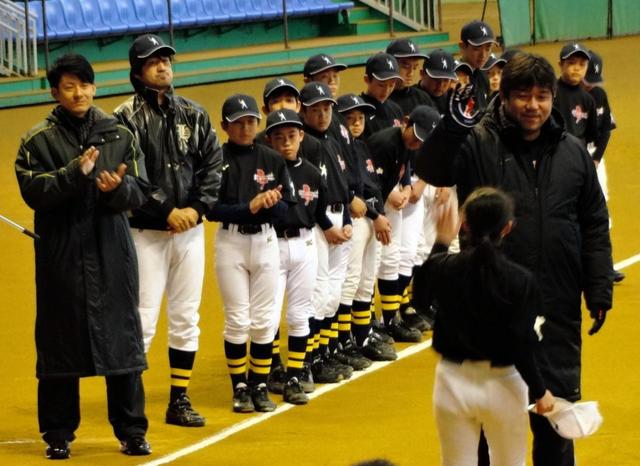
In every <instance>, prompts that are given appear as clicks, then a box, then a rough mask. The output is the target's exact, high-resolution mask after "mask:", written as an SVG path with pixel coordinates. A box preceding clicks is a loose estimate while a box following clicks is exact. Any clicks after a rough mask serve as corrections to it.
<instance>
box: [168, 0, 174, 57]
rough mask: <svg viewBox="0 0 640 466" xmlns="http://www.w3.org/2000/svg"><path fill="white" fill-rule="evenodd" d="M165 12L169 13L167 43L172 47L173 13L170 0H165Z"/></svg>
mask: <svg viewBox="0 0 640 466" xmlns="http://www.w3.org/2000/svg"><path fill="white" fill-rule="evenodd" d="M167 14H168V15H169V44H171V47H173V14H172V12H171V0H167Z"/></svg>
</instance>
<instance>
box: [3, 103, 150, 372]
mask: <svg viewBox="0 0 640 466" xmlns="http://www.w3.org/2000/svg"><path fill="white" fill-rule="evenodd" d="M90 114H91V121H92V123H90V124H87V125H85V126H84V131H77V126H76V125H75V124H74V122H73V121H71V120H72V119H71V118H69V117H68V116H66V114H65V113H64V111H62V110H61V108H60V107H58V108H57V109H56V110H54V111H53V113H52V114H51V115H49V117H47V119H46V120H45V121H44V122H42V123H40V124H39V125H37V126H35V127H34V128H33V129H31V130H30V131H29V132H28V133H27V134H26V135H25V136H24V138H23V140H22V144H21V146H20V149H19V152H18V157H17V160H16V164H15V168H16V174H17V177H18V182H19V184H20V192H21V193H22V197H23V198H24V200H25V202H26V203H27V204H28V205H29V207H31V208H32V209H34V210H35V221H34V224H35V231H36V233H37V234H38V235H40V238H41V239H40V240H39V241H36V242H35V258H36V293H37V315H36V332H35V333H36V349H37V358H38V359H37V367H36V374H37V376H38V377H39V378H50V377H83V376H90V375H118V374H124V373H129V372H134V371H141V370H143V369H146V367H147V365H146V360H145V355H144V348H143V344H142V331H141V325H140V317H139V315H138V267H137V260H136V252H135V249H134V245H133V241H132V239H131V236H130V233H129V222H128V220H127V215H126V211H127V210H129V209H132V208H136V207H139V206H141V205H142V204H143V203H144V202H145V200H146V194H147V184H146V182H145V181H144V180H145V178H146V173H145V170H144V160H143V156H142V153H140V151H139V150H138V146H137V144H136V142H135V139H134V137H133V134H131V132H130V131H128V130H127V129H125V128H124V127H122V126H119V125H118V124H117V121H116V120H115V119H114V118H112V117H110V116H107V115H106V114H104V113H103V112H101V111H100V110H98V109H96V108H93V109H91V110H90ZM75 123H77V122H75ZM92 145H93V146H95V147H96V148H97V149H98V150H99V151H100V155H99V157H98V159H97V161H96V167H95V170H94V171H93V172H92V173H90V174H89V176H85V175H83V174H82V172H81V171H80V168H79V160H80V157H79V156H80V155H81V154H82V153H83V152H84V150H85V149H86V148H87V147H89V146H92ZM120 163H126V164H127V167H128V169H127V174H126V175H125V177H124V179H123V181H122V184H121V185H120V186H119V187H117V188H116V189H115V190H114V191H112V192H110V193H103V192H101V191H99V190H98V188H97V187H96V184H95V174H96V173H98V172H99V171H101V170H116V169H117V167H118V165H119V164H120Z"/></svg>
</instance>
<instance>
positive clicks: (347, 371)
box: [322, 354, 353, 380]
mask: <svg viewBox="0 0 640 466" xmlns="http://www.w3.org/2000/svg"><path fill="white" fill-rule="evenodd" d="M322 359H323V360H324V363H325V364H327V365H328V366H329V367H333V368H334V369H335V370H336V371H337V372H338V373H339V374H341V375H342V378H343V379H344V380H346V379H350V378H351V376H352V375H353V367H351V366H347V365H346V364H342V363H341V362H340V361H338V360H337V359H336V358H335V355H333V354H327V355H325V356H323V358H322Z"/></svg>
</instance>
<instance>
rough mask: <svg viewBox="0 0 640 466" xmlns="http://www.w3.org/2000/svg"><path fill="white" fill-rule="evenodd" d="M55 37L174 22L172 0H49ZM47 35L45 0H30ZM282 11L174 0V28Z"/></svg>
mask: <svg viewBox="0 0 640 466" xmlns="http://www.w3.org/2000/svg"><path fill="white" fill-rule="evenodd" d="M45 5H46V18H47V37H48V40H50V41H64V40H76V39H92V38H101V37H108V36H114V35H123V34H139V33H142V32H156V31H161V30H166V29H168V28H169V8H168V4H167V0H46V2H45ZM353 7H354V3H353V2H351V1H332V0H287V1H286V10H287V16H291V17H301V16H316V15H326V14H333V13H337V12H339V11H340V10H346V9H351V8H353ZM29 9H30V10H31V11H34V12H35V13H36V15H37V18H38V22H37V31H38V35H37V37H38V41H42V40H44V29H43V14H42V2H41V0H30V1H29ZM282 17H283V8H282V0H171V19H172V23H173V27H174V28H206V27H209V26H222V25H232V24H241V23H245V22H255V21H277V20H279V19H281V18H282Z"/></svg>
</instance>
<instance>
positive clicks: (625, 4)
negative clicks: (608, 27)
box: [612, 0, 640, 36]
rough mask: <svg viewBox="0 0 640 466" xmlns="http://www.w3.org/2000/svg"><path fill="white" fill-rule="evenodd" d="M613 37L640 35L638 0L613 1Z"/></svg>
mask: <svg viewBox="0 0 640 466" xmlns="http://www.w3.org/2000/svg"><path fill="white" fill-rule="evenodd" d="M612 9H613V35H614V36H620V35H625V34H638V33H640V3H639V2H638V0H612Z"/></svg>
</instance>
